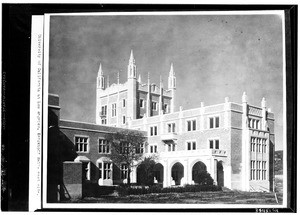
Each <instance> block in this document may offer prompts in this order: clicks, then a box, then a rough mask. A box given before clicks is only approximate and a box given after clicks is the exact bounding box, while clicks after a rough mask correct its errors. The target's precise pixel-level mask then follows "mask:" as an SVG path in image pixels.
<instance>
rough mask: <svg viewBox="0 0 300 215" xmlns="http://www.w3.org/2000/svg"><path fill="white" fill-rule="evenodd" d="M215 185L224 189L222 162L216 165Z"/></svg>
mask: <svg viewBox="0 0 300 215" xmlns="http://www.w3.org/2000/svg"><path fill="white" fill-rule="evenodd" d="M217 183H218V186H221V187H224V170H223V162H222V161H218V163H217Z"/></svg>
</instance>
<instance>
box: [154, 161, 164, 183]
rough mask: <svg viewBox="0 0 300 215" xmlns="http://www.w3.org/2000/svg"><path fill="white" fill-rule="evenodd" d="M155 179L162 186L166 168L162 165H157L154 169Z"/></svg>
mask: <svg viewBox="0 0 300 215" xmlns="http://www.w3.org/2000/svg"><path fill="white" fill-rule="evenodd" d="M153 173H154V177H155V179H156V181H157V183H159V184H161V183H163V181H164V166H163V165H162V164H160V163H157V164H155V166H154V168H153Z"/></svg>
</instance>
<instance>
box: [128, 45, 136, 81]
mask: <svg viewBox="0 0 300 215" xmlns="http://www.w3.org/2000/svg"><path fill="white" fill-rule="evenodd" d="M136 75H137V74H136V65H135V59H134V56H133V51H132V50H131V53H130V58H129V63H128V76H127V77H128V79H129V78H135V79H136Z"/></svg>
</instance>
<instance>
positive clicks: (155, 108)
mask: <svg viewBox="0 0 300 215" xmlns="http://www.w3.org/2000/svg"><path fill="white" fill-rule="evenodd" d="M152 110H155V111H156V110H157V102H152Z"/></svg>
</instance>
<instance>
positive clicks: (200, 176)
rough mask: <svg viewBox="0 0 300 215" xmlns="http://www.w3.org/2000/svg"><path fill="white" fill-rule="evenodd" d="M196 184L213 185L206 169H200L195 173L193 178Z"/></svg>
mask: <svg viewBox="0 0 300 215" xmlns="http://www.w3.org/2000/svg"><path fill="white" fill-rule="evenodd" d="M194 181H195V183H196V184H199V185H206V186H211V185H214V180H213V179H212V177H211V176H210V174H209V173H208V172H207V171H200V172H199V173H197V174H196V175H195V179H194Z"/></svg>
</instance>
